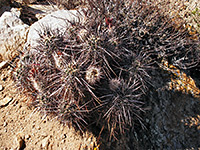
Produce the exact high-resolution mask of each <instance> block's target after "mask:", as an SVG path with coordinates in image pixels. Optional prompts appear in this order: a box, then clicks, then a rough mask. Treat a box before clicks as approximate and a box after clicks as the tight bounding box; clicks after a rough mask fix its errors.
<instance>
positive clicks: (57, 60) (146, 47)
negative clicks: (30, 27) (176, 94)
mask: <svg viewBox="0 0 200 150" xmlns="http://www.w3.org/2000/svg"><path fill="white" fill-rule="evenodd" d="M87 4H88V9H87V10H84V13H85V21H84V22H76V23H74V22H71V26H69V27H67V29H66V32H65V33H60V32H59V31H51V30H50V28H48V27H47V28H44V32H42V33H40V39H38V44H39V45H38V46H36V47H33V48H31V49H30V50H29V51H27V52H25V54H24V56H23V57H22V58H21V62H20V65H19V69H17V75H16V77H15V78H16V80H17V81H18V83H19V85H20V87H21V88H22V89H23V90H24V91H26V92H27V93H28V94H29V95H30V96H31V97H32V104H33V105H34V106H36V107H38V108H40V109H41V110H42V111H44V112H46V113H47V114H54V116H56V117H57V118H58V119H59V120H60V121H61V122H64V123H67V124H72V125H74V126H75V127H78V129H80V130H82V129H85V128H86V127H87V125H90V124H92V123H94V122H95V123H96V124H97V125H100V126H101V128H103V127H106V129H107V130H108V132H109V137H110V140H111V139H112V138H113V137H114V138H118V137H119V136H118V135H123V134H124V133H125V131H126V130H127V131H128V130H129V129H130V128H131V127H133V126H134V125H135V123H136V122H139V123H140V124H142V126H143V123H142V113H143V112H144V110H145V109H144V107H143V105H144V100H143V97H144V96H145V94H146V93H147V91H148V90H149V87H153V85H152V83H151V80H150V79H151V74H150V73H149V72H150V71H152V70H154V71H156V68H158V65H157V64H159V63H160V62H161V60H162V59H163V58H166V59H167V60H168V61H170V62H172V63H174V64H176V65H177V66H178V67H179V68H190V67H193V65H195V64H197V63H198V62H199V47H198V43H199V39H198V40H196V39H195V40H194V39H192V38H191V35H189V34H188V32H187V30H185V29H184V27H183V26H182V23H180V26H179V27H176V26H175V25H174V22H173V19H170V18H167V17H166V16H163V15H162V11H161V10H160V9H158V8H157V7H156V6H154V4H153V3H147V2H146V3H145V2H141V3H139V2H138V1H137V0H132V1H120V0H111V1H106V0H102V1H98V0H94V1H91V0H88V1H87ZM67 21H68V20H67ZM68 22H69V21H68ZM94 115H95V117H94V118H95V119H93V116H94Z"/></svg>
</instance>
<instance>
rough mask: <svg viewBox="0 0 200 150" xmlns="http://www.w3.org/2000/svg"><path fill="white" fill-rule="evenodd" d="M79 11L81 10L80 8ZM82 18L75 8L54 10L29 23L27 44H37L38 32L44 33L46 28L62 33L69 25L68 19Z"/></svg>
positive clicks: (81, 19)
mask: <svg viewBox="0 0 200 150" xmlns="http://www.w3.org/2000/svg"><path fill="white" fill-rule="evenodd" d="M80 12H82V11H81V10H80ZM79 19H80V20H79ZM83 19H84V15H83V12H82V13H79V12H78V11H77V10H59V11H55V12H53V13H51V14H49V15H47V16H45V17H44V18H42V19H40V20H39V21H37V22H35V23H34V24H33V25H31V27H30V31H29V34H28V40H27V45H29V46H31V47H35V46H38V42H37V41H38V40H39V39H40V36H39V33H44V32H45V29H47V28H49V30H51V31H56V30H57V31H59V33H60V34H62V33H64V32H65V30H66V28H67V27H68V26H69V22H68V21H71V22H78V21H83Z"/></svg>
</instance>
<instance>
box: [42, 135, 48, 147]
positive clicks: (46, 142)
mask: <svg viewBox="0 0 200 150" xmlns="http://www.w3.org/2000/svg"><path fill="white" fill-rule="evenodd" d="M48 146H49V136H48V137H46V138H44V139H43V140H42V141H41V147H42V148H43V149H48Z"/></svg>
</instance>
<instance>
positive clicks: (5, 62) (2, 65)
mask: <svg viewBox="0 0 200 150" xmlns="http://www.w3.org/2000/svg"><path fill="white" fill-rule="evenodd" d="M7 65H8V61H2V62H1V63H0V69H2V68H4V67H6V66H7Z"/></svg>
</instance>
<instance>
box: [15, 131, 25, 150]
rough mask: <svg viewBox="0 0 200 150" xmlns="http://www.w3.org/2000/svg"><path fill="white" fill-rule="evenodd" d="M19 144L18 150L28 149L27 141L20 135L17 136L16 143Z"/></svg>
mask: <svg viewBox="0 0 200 150" xmlns="http://www.w3.org/2000/svg"><path fill="white" fill-rule="evenodd" d="M15 143H16V144H17V146H16V148H15V149H17V150H23V149H24V148H25V147H26V144H25V141H24V137H23V136H22V135H21V134H20V133H19V134H17V137H16V142H15Z"/></svg>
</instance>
